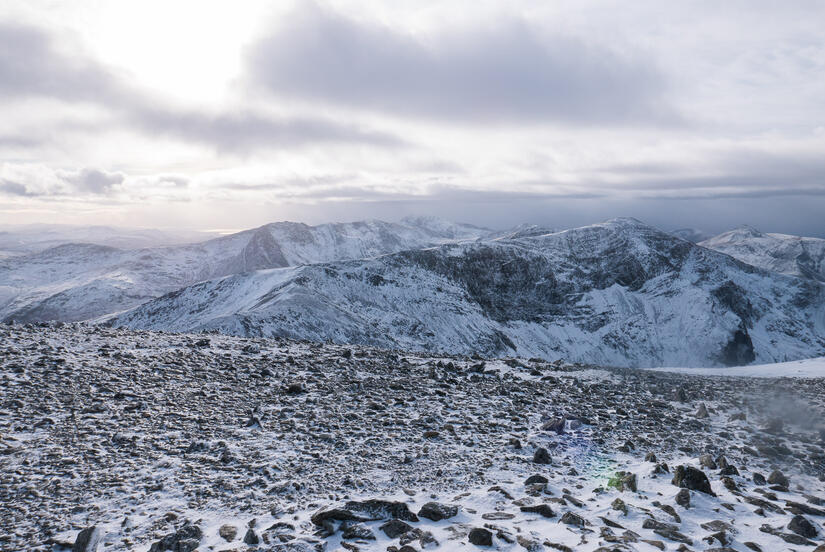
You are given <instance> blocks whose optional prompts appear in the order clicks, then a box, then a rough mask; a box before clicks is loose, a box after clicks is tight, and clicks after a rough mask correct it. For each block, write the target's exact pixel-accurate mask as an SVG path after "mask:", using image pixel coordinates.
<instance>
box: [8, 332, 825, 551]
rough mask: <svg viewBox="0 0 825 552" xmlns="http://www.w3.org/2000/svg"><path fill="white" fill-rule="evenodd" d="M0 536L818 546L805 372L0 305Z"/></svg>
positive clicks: (250, 544)
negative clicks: (668, 369) (363, 343)
mask: <svg viewBox="0 0 825 552" xmlns="http://www.w3.org/2000/svg"><path fill="white" fill-rule="evenodd" d="M0 404H2V408H0V549H2V550H64V549H65V550H68V549H73V550H76V551H80V552H88V551H92V550H99V551H103V550H106V551H109V550H134V549H137V550H152V551H165V550H173V551H179V552H188V551H192V550H238V551H243V550H253V549H255V550H260V551H270V550H278V551H302V550H306V551H316V550H319V551H320V550H338V549H345V550H349V551H356V550H359V549H363V550H367V549H381V550H396V551H399V552H400V551H404V552H412V551H414V550H430V549H443V550H455V549H462V550H472V549H475V548H476V547H480V548H482V549H483V548H485V547H487V548H490V549H501V550H525V549H526V550H528V551H530V552H534V551H540V550H561V551H564V550H640V551H643V550H765V551H771V550H784V549H793V550H820V551H821V550H825V545H823V542H825V539H824V537H825V529H823V527H822V523H823V521H825V484H823V479H825V430H823V422H822V420H823V419H825V418H823V411H825V380H802V379H745V378H721V377H716V378H713V377H697V376H688V375H676V374H667V373H654V372H645V371H634V370H615V369H596V368H594V367H591V366H582V365H562V364H561V363H552V364H550V363H546V362H543V361H536V360H525V359H504V360H483V359H480V358H459V357H449V358H448V357H443V356H438V357H436V356H428V355H424V354H415V355H411V354H405V353H403V352H399V351H385V350H378V349H369V348H348V347H342V346H333V345H323V344H314V343H306V342H293V341H286V340H264V339H239V338H230V337H223V336H216V335H180V334H160V333H150V332H134V331H124V330H114V329H107V328H99V327H86V326H79V325H67V326H0Z"/></svg>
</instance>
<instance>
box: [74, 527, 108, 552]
mask: <svg viewBox="0 0 825 552" xmlns="http://www.w3.org/2000/svg"><path fill="white" fill-rule="evenodd" d="M102 538H103V532H102V531H101V530H100V529H98V528H97V526H92V527H87V528H86V529H83V530H82V531H81V532H80V533H78V534H77V539H75V541H74V546H72V552H96V551H97V547H98V545H99V544H100V541H101V539H102Z"/></svg>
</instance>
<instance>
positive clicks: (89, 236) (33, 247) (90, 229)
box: [0, 224, 215, 258]
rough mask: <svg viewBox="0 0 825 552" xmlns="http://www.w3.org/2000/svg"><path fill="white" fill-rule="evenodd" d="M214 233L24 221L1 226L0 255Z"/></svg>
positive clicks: (166, 241)
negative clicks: (16, 224) (13, 224)
mask: <svg viewBox="0 0 825 552" xmlns="http://www.w3.org/2000/svg"><path fill="white" fill-rule="evenodd" d="M213 237H215V234H214V233H211V232H195V231H186V230H176V231H164V230H153V229H146V228H122V227H115V226H71V225H63V224H27V225H19V226H3V227H0V258H2V257H10V256H15V255H25V254H29V253H36V252H39V251H45V250H46V249H51V248H52V247H57V246H60V245H65V244H67V243H87V244H93V245H103V246H106V247H117V248H119V249H142V248H147V247H161V246H167V245H180V244H186V243H196V242H202V241H205V240H208V239H210V238H213Z"/></svg>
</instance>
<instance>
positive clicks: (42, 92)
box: [0, 22, 404, 153]
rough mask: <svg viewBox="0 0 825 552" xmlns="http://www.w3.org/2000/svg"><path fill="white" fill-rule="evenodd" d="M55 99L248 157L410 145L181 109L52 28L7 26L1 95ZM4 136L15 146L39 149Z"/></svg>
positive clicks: (305, 121) (353, 130)
mask: <svg viewBox="0 0 825 552" xmlns="http://www.w3.org/2000/svg"><path fill="white" fill-rule="evenodd" d="M33 97H40V98H50V99H56V100H60V101H64V102H86V103H91V104H94V105H98V106H102V107H104V108H106V109H108V110H110V111H112V112H113V113H114V114H115V115H117V116H119V117H120V119H121V122H122V123H124V124H126V125H128V127H129V128H131V129H135V130H138V131H141V132H143V133H145V134H148V135H150V136H153V137H154V136H157V135H158V134H161V135H165V136H172V137H174V138H177V139H181V140H183V141H185V142H195V143H201V144H206V145H210V146H214V147H215V148H217V149H219V150H222V151H232V152H238V153H246V152H250V151H253V150H256V149H259V148H291V147H300V146H305V145H308V144H313V143H344V144H352V143H355V144H369V145H373V146H386V147H397V146H401V145H403V144H404V141H403V140H401V139H400V138H398V137H396V136H393V135H391V134H389V133H385V132H380V131H374V130H371V129H367V128H362V127H361V126H359V125H355V124H348V123H342V122H340V121H336V120H332V119H329V118H323V117H318V116H297V115H292V116H283V117H272V116H269V115H266V114H263V113H259V112H256V111H253V110H246V111H237V112H236V111H219V112H215V113H211V112H206V111H202V110H193V109H182V108H178V107H175V106H172V105H170V104H168V103H166V102H164V101H162V100H159V99H158V98H154V97H151V96H149V95H148V94H146V93H143V92H141V91H140V90H139V89H136V88H133V87H132V86H131V85H130V83H128V82H127V81H126V79H124V78H122V77H121V76H119V75H117V74H116V73H115V72H113V71H109V70H108V69H107V68H105V67H104V66H102V65H100V64H97V63H95V62H94V61H92V60H90V59H86V58H85V57H84V56H83V54H82V53H80V52H73V53H72V55H68V54H66V53H64V52H63V51H62V50H60V49H58V47H57V44H56V42H55V40H54V39H53V38H52V37H51V36H50V35H49V34H48V33H46V32H45V31H43V30H41V29H38V28H35V27H31V26H26V25H17V24H13V23H9V22H0V98H5V99H15V98H24V99H30V98H33ZM12 138H13V137H4V138H3V139H2V142H9V143H10V145H34V142H32V141H26V140H25V139H15V140H13V139H12Z"/></svg>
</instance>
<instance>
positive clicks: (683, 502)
mask: <svg viewBox="0 0 825 552" xmlns="http://www.w3.org/2000/svg"><path fill="white" fill-rule="evenodd" d="M675 500H676V504H678V505H679V506H681V507H683V508H690V491H689V490H687V489H679V492H678V493H676V498H675Z"/></svg>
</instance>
